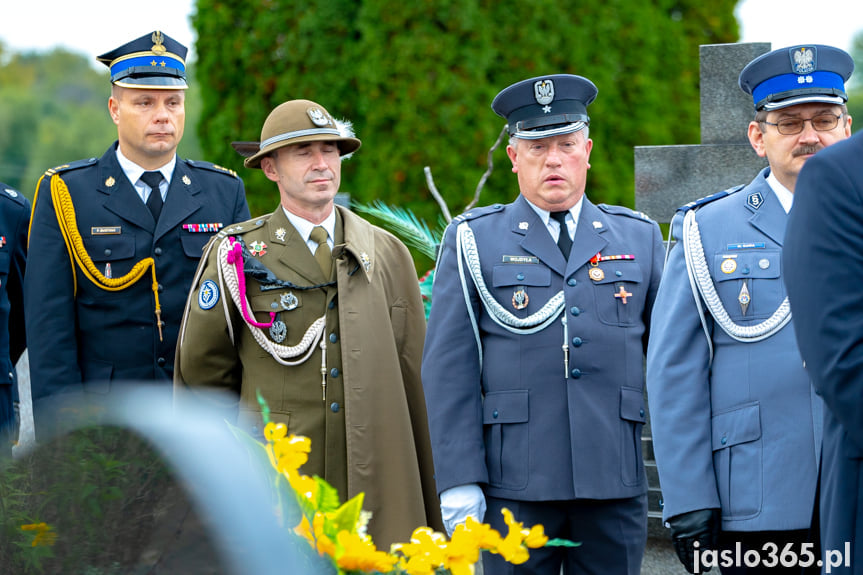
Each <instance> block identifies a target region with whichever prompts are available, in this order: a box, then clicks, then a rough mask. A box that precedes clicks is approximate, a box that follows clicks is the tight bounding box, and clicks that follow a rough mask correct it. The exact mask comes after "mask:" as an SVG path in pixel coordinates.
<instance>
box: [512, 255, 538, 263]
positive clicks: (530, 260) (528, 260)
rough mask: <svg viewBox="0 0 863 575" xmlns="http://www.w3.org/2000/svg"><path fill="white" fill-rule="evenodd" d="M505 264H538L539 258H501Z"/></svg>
mask: <svg viewBox="0 0 863 575" xmlns="http://www.w3.org/2000/svg"><path fill="white" fill-rule="evenodd" d="M503 263H505V264H538V263H539V258H535V257H533V256H503Z"/></svg>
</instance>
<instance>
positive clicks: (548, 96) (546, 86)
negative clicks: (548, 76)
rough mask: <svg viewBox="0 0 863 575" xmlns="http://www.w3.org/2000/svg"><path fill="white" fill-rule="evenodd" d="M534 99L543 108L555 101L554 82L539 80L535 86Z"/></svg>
mask: <svg viewBox="0 0 863 575" xmlns="http://www.w3.org/2000/svg"><path fill="white" fill-rule="evenodd" d="M533 97H534V98H536V102H537V103H538V104H540V105H542V106H545V105H547V104H551V103H552V102H553V101H554V82H552V81H551V80H539V81H537V82H535V83H534V84H533Z"/></svg>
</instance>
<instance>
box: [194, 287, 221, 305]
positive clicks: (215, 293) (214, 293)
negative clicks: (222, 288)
mask: <svg viewBox="0 0 863 575" xmlns="http://www.w3.org/2000/svg"><path fill="white" fill-rule="evenodd" d="M217 303H219V286H218V285H216V282H214V281H213V280H204V282H203V283H202V284H201V289H199V290H198V307H200V308H201V309H204V310H207V309H212V307H213V306H215V305H216V304H217Z"/></svg>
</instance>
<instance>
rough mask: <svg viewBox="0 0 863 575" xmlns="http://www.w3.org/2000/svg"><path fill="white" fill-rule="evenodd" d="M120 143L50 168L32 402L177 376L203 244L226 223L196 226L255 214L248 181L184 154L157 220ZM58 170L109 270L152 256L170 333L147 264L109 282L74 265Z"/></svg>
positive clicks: (41, 217)
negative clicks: (59, 202) (57, 196)
mask: <svg viewBox="0 0 863 575" xmlns="http://www.w3.org/2000/svg"><path fill="white" fill-rule="evenodd" d="M116 145H117V144H116V143H115V144H114V145H112V146H111V147H110V148H109V149H108V151H107V152H105V154H104V155H103V156H102V157H101V158H99V159H96V158H90V159H89V160H82V161H79V162H75V163H73V164H71V165H69V166H61V167H59V168H55V169H54V170H49V172H48V173H47V174H46V175H45V177H44V178H43V179H42V180H41V182H40V185H39V189H38V190H37V193H38V196H37V197H36V200H35V202H34V203H35V207H34V210H33V221H32V223H31V227H30V247H29V250H30V251H29V253H30V261H29V263H30V265H29V266H28V267H27V275H26V280H25V286H26V294H27V297H26V298H25V300H26V301H25V307H26V313H27V323H28V325H29V326H31V327H32V329H29V330H28V334H27V335H28V336H27V344H28V349H29V356H30V377H31V386H32V393H33V399H34V401H35V400H37V399H39V398H41V397H45V396H47V395H50V394H53V393H56V392H58V391H62V390H74V389H75V387H80V386H79V385H76V384H81V383H82V382H83V383H84V389H85V390H87V391H97V392H98V391H102V392H104V391H107V389H108V388H109V384H108V383H107V382H110V381H117V380H160V381H164V382H165V383H166V384H167V383H169V382H170V381H171V379H172V376H173V366H174V352H175V350H174V348H175V346H176V343H177V333H178V330H179V326H180V321H181V320H182V317H183V308H184V306H185V303H186V296H187V295H188V293H189V289H190V287H191V283H192V279H193V277H194V274H195V269H196V268H197V265H198V260H199V259H200V258H201V255H202V248H203V247H204V245H205V244H206V243H207V241H208V240H209V239H210V237H211V236H212V235H213V231H218V230H217V229H214V227H212V226H211V227H210V228H209V229H210V230H211V231H205V232H198V231H195V230H196V229H202V228H200V227H196V226H198V224H222V225H224V226H227V225H229V224H231V223H233V222H237V221H243V220H245V219H248V218H249V208H248V205H247V204H246V197H245V190H244V188H243V182H242V180H240V179H239V178H238V177H237V176H236V175H235V174H233V173H231V172H229V171H227V170H224V169H221V168H217V167H215V166H213V165H212V164H209V163H206V162H193V161H191V160H182V159H179V158H178V159H177V164H176V167H175V168H174V174H173V176H172V178H171V185H170V187H169V189H168V193H167V196H166V199H165V205H164V207H163V209H162V213H161V216H160V218H159V222H158V225H156V223H155V222H154V221H153V217H152V215H151V214H150V211H149V210H148V209H147V206H146V205H145V204H144V202H142V201H141V198H140V196H138V194H137V193H136V192H135V189H134V187H133V185H132V184H131V183H130V182H129V179H128V178H127V177H126V175H125V173H124V172H123V170H122V168H121V167H120V165H119V163H118V162H117V156H116V152H115V149H116ZM52 172H56V173H58V174H59V175H60V176H61V177H62V179H63V180H64V181H65V182H66V185H67V186H68V188H69V194H70V196H71V199H72V202H73V204H74V209H75V217H76V220H77V225H78V231H79V232H80V234H81V237H82V239H83V243H84V247H85V248H86V250H87V253H88V254H89V255H90V257H91V258H92V260H93V263H94V264H95V266H96V268H97V269H98V270H99V272H100V273H102V274H105V275H107V274H106V273H105V271H106V269H107V268H108V266H109V265H110V273H111V276H112V277H113V278H120V277H122V276H124V275H125V274H127V273H128V272H129V271H130V270H131V269H132V266H133V265H135V264H136V263H137V262H139V261H141V260H142V259H144V258H148V257H152V258H154V260H155V262H156V279H157V281H158V285H159V300H160V303H161V306H162V321H163V322H164V325H163V327H162V331H163V340H162V341H160V340H159V331H158V329H157V325H156V319H155V317H156V316H155V302H154V295H153V289H152V283H153V280H152V275H151V272H150V271H149V270H148V271H147V272H146V273H145V274H144V276H143V277H142V278H141V279H140V280H139V281H138V282H137V283H135V284H133V285H132V286H131V287H129V288H127V289H124V290H122V291H107V290H104V289H102V288H100V287H98V286H96V285H95V284H94V283H92V282H91V281H90V280H89V279H88V278H87V277H85V275H84V274H83V273H82V271H81V269H80V267H79V266H78V265H77V264H76V265H75V266H74V268H73V266H72V263H71V259H70V255H69V250H68V249H67V246H66V244H65V242H64V239H63V236H62V235H61V233H60V229H59V225H58V222H57V215H56V214H55V206H54V203H53V201H52V198H51V190H50V180H51V177H50V173H52ZM186 224H189V225H186ZM216 227H217V226H216ZM203 229H207V228H203ZM73 278H77V296H76V295H75V293H74V285H73ZM88 383H89V384H90V385H88ZM69 386H72V387H69Z"/></svg>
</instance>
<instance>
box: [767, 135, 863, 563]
mask: <svg viewBox="0 0 863 575" xmlns="http://www.w3.org/2000/svg"><path fill="white" fill-rule="evenodd" d="M861 158H863V136H861V135H860V134H855V135H854V136H852V137H851V138H850V139H848V140H845V141H842V142H838V143H836V144H834V145H832V146H830V147H829V148H826V149H824V150H821V151H820V152H818V153H817V154H815V156H813V157H812V158H810V159H809V160H807V161H806V165H805V166H804V167H803V170H802V171H801V172H800V177H799V178H798V180H797V188H796V190H797V191H796V196H797V197H796V198H795V199H794V208H792V210H791V214H790V216H789V222H788V233H787V234H786V238H785V244H786V251H785V254H784V257H783V261H784V263H785V282H786V284H787V285H788V293H789V295H790V296H791V309H792V312H793V314H794V320H793V323H794V331H795V332H796V334H797V340H798V342H799V345H800V351H801V353H802V355H803V359H805V360H806V369H807V370H808V371H809V373H810V374H811V375H812V382H813V385H814V386H815V388H816V389H817V390H818V393H819V394H821V396H822V397H823V398H824V403H825V405H826V409H825V418H824V444H823V452H822V456H821V461H822V469H821V537H822V541H821V547H822V548H823V549H825V550H828V549H829V550H839V551H842V552H843V553H844V550H845V549H844V546H845V542H850V545H851V548H852V554H853V556H852V563H851V567H852V569H847V568H844V567H845V563H844V561H843V565H842V566H843V568H844V569H839V568H836V567H834V568H833V569H832V571H831V572H832V573H837V572H843V573H845V572H851V571H852V570H853V571H854V572H858V573H859V571H860V565H861V564H863V563H861V562H863V497H861V496H860V494H861V489H863V297H861V291H860V286H861V283H863V163H861Z"/></svg>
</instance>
